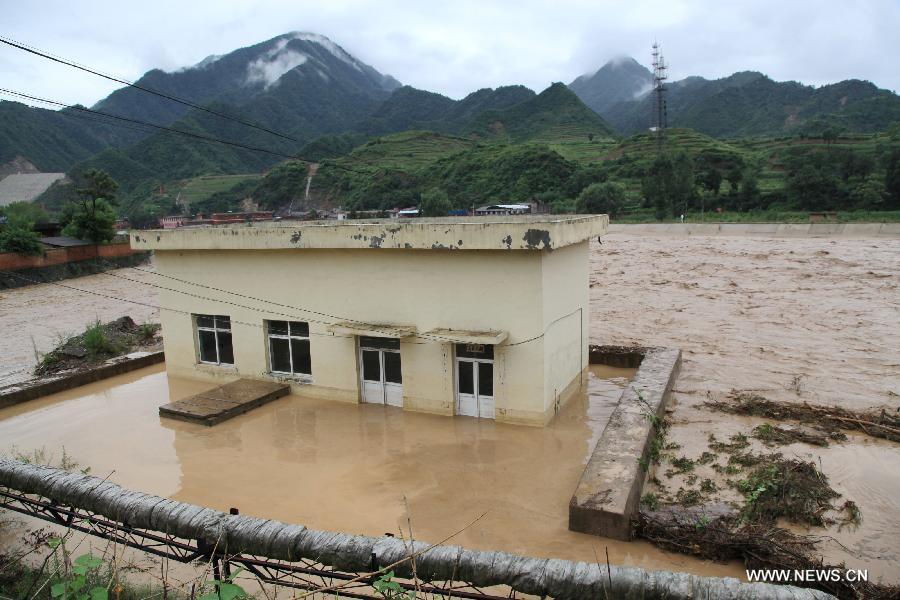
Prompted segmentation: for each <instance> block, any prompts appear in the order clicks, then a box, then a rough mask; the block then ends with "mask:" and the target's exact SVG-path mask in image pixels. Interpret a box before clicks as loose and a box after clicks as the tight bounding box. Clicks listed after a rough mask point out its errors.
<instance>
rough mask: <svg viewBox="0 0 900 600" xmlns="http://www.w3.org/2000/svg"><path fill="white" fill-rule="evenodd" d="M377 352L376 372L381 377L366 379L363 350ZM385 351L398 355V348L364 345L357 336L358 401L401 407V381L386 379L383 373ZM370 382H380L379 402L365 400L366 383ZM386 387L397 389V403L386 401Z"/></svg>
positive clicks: (401, 361) (401, 362)
mask: <svg viewBox="0 0 900 600" xmlns="http://www.w3.org/2000/svg"><path fill="white" fill-rule="evenodd" d="M366 351H368V352H377V353H378V374H379V376H380V378H381V380H380V381H378V382H376V381H371V380H368V379H366V377H365V368H364V367H363V352H366ZM386 352H391V353H394V354H397V355H398V356H401V355H400V350H399V349H396V350H395V349H393V348H373V347H370V346H365V345H364V344H363V343H362V339H361V337H359V336H357V352H356V360H357V365H359V366H358V369H359V401H360V402H361V403H364V404H382V405H384V406H396V407H399V408H402V407H403V384H402V383H393V382H390V381H387V379H386V378H385V373H384V354H385V353H386ZM400 364H401V368H402V365H403V359H402V356H401V360H400ZM367 382H368V383H370V384H380V385H381V402H366V383H367ZM388 387H391V388H394V389H397V390H398V391H399V397H400V401H399V403H390V402H388V389H387V388H388Z"/></svg>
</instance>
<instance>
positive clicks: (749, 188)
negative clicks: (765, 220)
mask: <svg viewBox="0 0 900 600" xmlns="http://www.w3.org/2000/svg"><path fill="white" fill-rule="evenodd" d="M758 203H759V180H758V178H757V176H756V171H754V170H753V169H747V172H746V173H745V174H744V176H743V177H742V178H741V190H740V192H738V210H741V211H744V210H747V209H750V208H754V207H756V205H757V204H758Z"/></svg>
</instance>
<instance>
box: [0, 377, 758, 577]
mask: <svg viewBox="0 0 900 600" xmlns="http://www.w3.org/2000/svg"><path fill="white" fill-rule="evenodd" d="M632 374H633V371H632V370H630V369H615V368H610V367H594V369H593V373H592V376H591V378H590V381H589V387H588V390H589V392H590V393H589V394H587V393H586V394H584V395H583V396H582V397H580V398H579V399H577V400H573V401H572V402H571V403H570V404H568V405H567V406H566V407H565V408H564V409H563V410H562V412H561V413H560V414H559V415H558V416H557V418H556V419H555V420H554V421H553V423H552V425H551V426H549V427H546V428H536V427H525V426H515V425H504V424H498V423H494V422H492V421H487V420H478V419H472V418H466V417H458V418H449V417H444V416H433V415H424V414H417V413H411V412H404V411H403V410H400V409H396V408H392V407H385V406H378V405H371V404H359V405H357V404H344V403H338V402H328V401H321V400H312V399H309V398H303V397H300V396H288V397H285V398H281V399H278V400H275V401H273V402H271V403H269V404H267V405H265V406H262V407H260V408H257V409H255V410H254V411H252V412H250V413H247V414H244V415H241V416H239V417H236V418H234V419H232V420H229V421H227V422H225V423H222V424H220V425H217V426H216V427H213V428H208V427H205V426H203V425H196V424H191V423H186V422H180V421H173V420H170V419H160V417H159V415H158V414H157V411H158V407H159V406H160V405H161V404H165V403H166V402H169V401H170V399H171V400H176V399H180V398H184V397H186V396H189V395H192V394H195V393H198V392H201V391H203V390H205V389H207V388H209V387H211V385H210V384H206V383H199V382H193V381H187V380H175V379H169V378H168V377H167V376H166V374H165V372H164V371H162V368H161V367H150V368H148V369H144V370H142V371H137V372H135V373H134V374H129V375H123V376H120V377H117V378H114V379H111V380H108V381H107V382H100V383H97V384H91V385H89V386H85V387H83V388H80V389H78V390H72V391H69V392H65V393H61V394H57V395H55V396H51V397H47V398H44V399H41V400H36V401H34V402H31V403H28V404H25V405H20V406H17V407H11V408H9V409H3V410H0V440H3V443H4V445H6V446H7V447H8V446H9V445H12V444H15V445H16V446H18V448H19V449H20V450H22V451H27V450H32V449H35V448H41V447H46V449H47V450H48V451H53V452H56V454H57V456H59V454H60V453H61V451H62V448H63V447H65V449H66V452H67V454H68V455H69V456H71V457H73V458H74V459H75V460H77V461H78V462H79V463H81V465H84V466H88V465H89V466H91V468H92V470H91V472H92V474H94V475H98V476H100V477H106V476H107V475H109V476H110V478H111V480H112V481H115V482H116V483H119V484H121V485H124V486H126V487H133V488H136V489H141V490H143V491H147V492H151V493H156V494H160V495H164V496H168V497H172V498H175V499H178V500H182V501H185V502H192V503H196V504H202V505H205V506H210V507H213V508H217V509H220V510H226V511H227V510H228V509H229V508H231V507H237V508H240V510H241V513H242V514H248V515H254V516H260V517H268V518H273V519H279V520H282V521H287V522H292V523H301V524H304V525H307V526H309V527H314V528H317V529H327V530H335V531H345V532H351V533H362V534H367V535H381V534H384V533H387V532H390V533H394V534H397V533H398V532H399V529H400V527H401V526H402V527H404V528H405V527H406V516H407V513H406V508H405V502H404V498H405V499H406V500H407V501H408V503H409V509H410V515H411V517H412V522H413V529H414V533H415V535H416V537H417V538H418V539H422V540H425V541H432V542H436V541H440V540H441V539H443V538H444V537H445V536H446V535H448V534H449V533H451V532H453V531H455V530H457V529H460V528H462V527H464V526H465V525H466V524H467V523H469V522H471V521H472V520H474V519H475V518H476V517H478V516H479V515H481V514H482V513H486V515H485V516H484V518H482V519H481V520H480V521H479V522H478V523H476V524H475V525H474V526H472V527H471V528H469V529H468V530H466V531H465V532H463V533H462V534H461V535H459V536H458V537H456V538H454V539H453V540H452V543H455V544H461V545H465V546H470V547H473V548H480V549H502V550H506V551H509V552H515V553H521V554H529V555H534V556H547V557H557V558H564V559H573V560H585V561H594V560H595V559H596V558H595V557H596V556H604V548H605V547H607V546H608V548H609V554H610V560H611V561H612V562H614V563H616V564H628V565H639V566H643V567H649V568H662V569H672V570H687V571H692V572H695V573H703V574H715V575H723V574H728V575H734V576H740V575H741V574H742V571H739V569H738V568H737V566H735V565H717V564H712V563H706V562H703V561H698V560H694V559H690V558H686V557H682V556H677V555H669V554H666V553H663V552H661V551H659V550H657V549H655V548H653V547H652V546H650V545H649V544H646V543H643V542H633V543H623V542H617V541H612V540H604V539H602V538H597V537H594V536H589V535H584V534H578V533H573V532H570V531H568V529H567V524H568V523H567V520H568V503H569V499H570V498H571V496H572V491H573V490H574V489H575V485H576V483H577V481H578V477H579V476H580V474H581V471H582V469H583V468H584V465H585V463H586V461H587V459H588V457H589V455H590V452H591V449H592V448H593V445H594V444H595V442H596V439H597V438H598V437H599V436H600V434H601V433H602V430H603V428H604V427H605V425H606V422H607V420H608V419H609V415H610V414H611V412H612V410H613V408H614V406H615V404H616V402H617V401H618V397H619V394H620V393H621V389H622V387H623V386H624V385H625V384H626V382H627V380H628V378H630V377H631V375H632ZM3 449H4V450H6V448H3ZM595 552H596V554H595Z"/></svg>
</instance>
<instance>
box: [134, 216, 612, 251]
mask: <svg viewBox="0 0 900 600" xmlns="http://www.w3.org/2000/svg"><path fill="white" fill-rule="evenodd" d="M608 226H609V217H608V216H607V215H494V216H474V217H473V216H468V217H439V218H414V219H402V220H399V219H361V220H355V219H354V220H343V221H333V220H329V221H299V222H298V221H288V222H279V221H270V222H255V223H235V224H230V225H218V226H204V227H179V228H177V229H153V230H147V231H132V232H131V235H130V238H131V247H132V248H134V249H136V250H163V251H165V250H283V249H327V248H356V249H364V248H372V249H379V248H382V249H385V248H390V249H403V250H550V249H553V248H561V247H563V246H568V245H571V244H576V243H579V242H582V241H584V240H586V239H589V238H592V237H596V236H599V235H603V234H604V233H606V230H607V228H608Z"/></svg>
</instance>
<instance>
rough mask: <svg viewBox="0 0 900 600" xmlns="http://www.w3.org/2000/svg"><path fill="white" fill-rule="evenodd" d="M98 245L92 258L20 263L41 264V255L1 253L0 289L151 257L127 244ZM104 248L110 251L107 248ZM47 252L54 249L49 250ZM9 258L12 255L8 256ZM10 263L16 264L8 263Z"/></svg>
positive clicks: (128, 263)
mask: <svg viewBox="0 0 900 600" xmlns="http://www.w3.org/2000/svg"><path fill="white" fill-rule="evenodd" d="M122 246H124V248H122ZM85 248H94V246H85ZM98 248H100V249H101V250H100V253H99V255H97V256H94V257H88V258H86V259H78V260H70V261H59V260H58V259H56V258H53V259H51V262H45V263H44V264H36V266H21V265H24V264H27V263H28V262H29V261H34V262H35V263H40V259H42V257H39V256H22V255H19V254H0V290H3V289H12V288H17V287H24V286H26V285H32V284H34V283H46V282H48V281H60V280H62V279H70V278H72V277H81V276H83V275H91V274H93V273H102V272H103V271H108V270H110V269H119V268H122V267H133V266H135V265H139V264H141V263H143V262H146V261H147V260H149V259H150V253H149V252H135V251H133V250H131V249H130V248H129V247H128V245H127V244H115V245H111V246H98ZM107 248H109V250H106V249H107ZM50 252H56V251H55V250H51V251H50ZM48 254H49V253H48ZM76 256H77V255H76ZM9 257H15V258H14V259H10V258H9ZM16 259H18V260H16ZM9 264H13V265H19V266H7V265H9ZM4 271H5V272H4Z"/></svg>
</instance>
